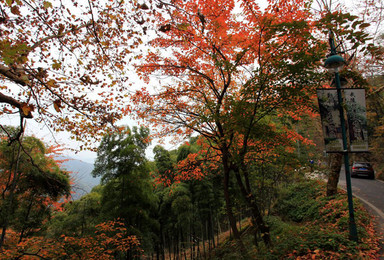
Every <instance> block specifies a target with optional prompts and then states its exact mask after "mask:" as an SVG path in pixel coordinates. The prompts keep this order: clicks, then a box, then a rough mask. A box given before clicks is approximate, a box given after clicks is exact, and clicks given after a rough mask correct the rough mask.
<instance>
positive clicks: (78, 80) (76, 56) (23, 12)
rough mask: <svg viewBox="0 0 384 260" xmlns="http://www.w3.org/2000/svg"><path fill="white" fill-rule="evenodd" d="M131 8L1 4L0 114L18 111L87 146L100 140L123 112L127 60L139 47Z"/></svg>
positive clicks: (92, 3) (112, 4) (41, 0)
mask: <svg viewBox="0 0 384 260" xmlns="http://www.w3.org/2000/svg"><path fill="white" fill-rule="evenodd" d="M132 8H134V9H135V8H137V7H136V6H135V5H134V4H133V3H132V4H131V3H129V2H128V3H122V2H121V1H109V2H108V3H101V2H99V1H89V2H82V1H78V2H77V1H70V2H68V3H66V5H65V6H64V5H62V4H60V3H58V2H49V1H45V0H39V1H2V2H1V5H0V10H1V12H0V30H1V34H0V55H1V59H0V103H1V104H2V106H1V110H0V115H2V114H14V113H16V112H18V114H19V117H20V118H32V117H33V118H35V120H37V121H38V122H44V123H45V124H46V125H47V126H49V127H50V128H52V129H53V130H57V131H62V130H66V131H69V132H71V133H72V134H73V137H74V138H77V139H82V140H85V141H87V140H90V139H89V138H90V137H91V136H94V135H95V134H96V136H97V135H102V134H103V133H104V131H105V130H106V127H107V128H108V127H111V126H113V125H114V124H115V122H116V121H117V120H119V119H120V118H121V117H122V116H123V114H124V112H122V108H121V107H119V104H123V103H124V100H125V99H126V96H127V94H128V88H129V87H130V86H129V85H130V84H129V78H128V77H127V72H128V71H129V66H128V65H127V61H128V59H129V57H130V55H131V52H132V49H134V48H135V47H136V46H137V45H138V44H139V43H140V42H141V41H142V40H141V38H140V37H141V34H142V29H141V27H140V26H139V25H138V24H137V23H136V22H135V21H134V18H135V16H137V15H136V14H133V13H132V12H131V10H132ZM137 10H138V12H137V13H139V12H140V10H141V9H139V8H137ZM64 21H65V22H64ZM20 122H21V123H20V124H21V128H20V129H23V125H22V124H23V123H22V122H23V120H20ZM90 129H92V131H90Z"/></svg>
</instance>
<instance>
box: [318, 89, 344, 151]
mask: <svg viewBox="0 0 384 260" xmlns="http://www.w3.org/2000/svg"><path fill="white" fill-rule="evenodd" d="M317 98H318V101H319V108H320V116H321V123H322V127H323V134H324V142H325V151H326V152H342V151H343V137H342V132H341V121H340V112H339V109H338V103H339V102H338V99H337V90H336V89H318V90H317Z"/></svg>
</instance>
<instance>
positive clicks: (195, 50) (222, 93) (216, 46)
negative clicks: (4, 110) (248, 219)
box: [134, 0, 325, 245]
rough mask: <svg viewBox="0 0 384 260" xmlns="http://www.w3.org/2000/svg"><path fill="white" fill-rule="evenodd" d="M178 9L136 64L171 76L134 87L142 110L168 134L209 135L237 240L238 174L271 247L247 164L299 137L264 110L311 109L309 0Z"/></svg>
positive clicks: (179, 5) (316, 50)
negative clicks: (233, 191)
mask: <svg viewBox="0 0 384 260" xmlns="http://www.w3.org/2000/svg"><path fill="white" fill-rule="evenodd" d="M173 6H175V8H173V7H171V6H169V12H168V13H169V14H170V15H169V16H168V17H165V16H162V17H160V18H158V28H159V31H160V33H159V36H158V37H157V38H156V39H154V40H153V41H152V42H151V46H152V47H153V48H155V51H150V52H149V53H148V55H145V57H144V62H143V63H142V64H140V66H139V67H138V71H139V72H140V73H141V75H142V76H143V77H144V78H146V79H148V80H149V79H150V78H149V75H151V74H152V73H158V74H162V75H167V76H169V77H170V79H169V80H168V81H166V82H164V83H163V84H161V86H160V88H158V92H156V93H152V92H150V91H146V90H141V91H138V92H137V94H136V95H135V97H134V101H135V102H136V104H137V108H138V109H137V113H138V114H139V115H141V116H142V117H145V118H149V119H150V120H152V121H154V122H156V123H157V124H158V125H159V126H160V127H161V126H163V128H162V129H163V132H162V133H163V134H164V133H169V132H173V133H175V134H178V135H182V134H183V133H184V134H187V135H189V134H190V133H192V132H197V133H199V134H200V135H201V136H202V137H204V138H205V139H206V143H207V144H209V146H210V149H211V150H210V151H215V153H216V156H215V158H219V161H220V165H221V171H222V176H223V186H222V187H223V191H224V196H225V199H226V205H227V206H226V209H227V214H228V217H229V220H230V223H231V227H232V230H233V234H234V236H235V238H236V239H237V240H238V241H239V243H240V245H241V239H240V234H239V232H238V229H237V227H236V219H235V217H234V215H233V212H232V201H231V197H230V194H229V180H230V178H231V176H234V177H235V178H236V180H237V184H238V187H239V189H240V191H241V193H242V196H243V198H244V200H245V201H246V202H247V204H248V205H249V207H250V208H251V209H252V212H253V222H254V226H255V227H257V229H258V230H259V231H260V232H261V233H262V234H263V236H262V237H263V239H264V242H265V243H266V244H267V245H269V244H270V236H269V228H268V227H267V226H266V224H265V222H264V221H263V218H262V212H261V211H260V208H259V205H258V204H257V202H256V200H255V197H254V191H253V190H252V187H251V185H250V182H249V174H250V172H249V167H248V162H249V161H250V160H254V158H255V156H256V155H257V153H259V152H267V151H268V146H269V147H273V146H274V145H275V144H278V143H284V142H286V140H289V139H292V138H294V137H298V138H299V136H298V135H295V134H294V133H293V131H289V129H286V131H285V132H283V131H280V132H279V131H276V128H275V127H274V125H273V123H271V122H270V121H269V120H268V118H267V117H266V116H267V115H270V116H288V117H289V116H299V115H300V114H301V113H303V112H304V111H305V110H306V104H307V102H308V101H309V99H310V97H311V95H312V94H313V90H314V87H315V86H317V82H319V77H318V74H316V72H317V71H318V70H317V66H319V63H318V62H319V60H320V58H321V57H322V55H324V49H325V45H323V44H322V43H321V42H320V41H318V40H317V39H316V37H315V36H314V35H313V34H312V30H313V28H312V27H311V26H312V21H311V19H310V18H311V14H310V12H309V6H308V4H306V3H305V1H281V2H276V3H271V4H270V5H269V6H268V7H267V8H266V9H265V10H262V9H261V8H260V7H259V6H258V5H257V4H256V3H255V2H251V1H247V0H244V1H240V2H238V3H235V1H231V0H225V1H214V2H212V1H193V0H191V1H187V3H185V2H181V1H174V2H173ZM163 50H166V52H167V55H165V53H164V52H163ZM212 158H213V157H212ZM216 164H217V162H216Z"/></svg>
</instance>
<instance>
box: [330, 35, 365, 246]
mask: <svg viewBox="0 0 384 260" xmlns="http://www.w3.org/2000/svg"><path fill="white" fill-rule="evenodd" d="M329 43H330V45H331V55H336V47H335V44H334V41H333V38H332V35H330V37H329ZM335 83H336V89H337V99H338V103H339V112H340V121H341V134H342V137H343V154H344V166H345V179H346V182H347V195H348V209H349V238H350V239H351V240H353V241H355V242H358V236H357V228H356V222H355V214H354V210H353V199H352V183H351V174H350V170H349V156H348V143H347V133H346V130H345V128H346V127H345V119H344V110H343V98H342V96H341V84H340V76H339V72H338V71H336V72H335Z"/></svg>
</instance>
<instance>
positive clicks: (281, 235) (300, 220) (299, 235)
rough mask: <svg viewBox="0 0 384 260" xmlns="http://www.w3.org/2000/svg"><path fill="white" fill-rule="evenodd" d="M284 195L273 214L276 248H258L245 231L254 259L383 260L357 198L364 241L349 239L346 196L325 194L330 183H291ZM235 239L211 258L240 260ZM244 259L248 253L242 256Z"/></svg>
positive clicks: (270, 221) (369, 220)
mask: <svg viewBox="0 0 384 260" xmlns="http://www.w3.org/2000/svg"><path fill="white" fill-rule="evenodd" d="M280 194H281V196H280V197H279V198H278V200H277V201H276V205H275V207H274V209H273V211H272V212H271V214H270V216H267V217H266V218H265V220H266V222H267V223H268V225H269V226H270V231H271V238H272V242H273V244H272V247H270V248H265V246H264V245H263V243H262V242H261V241H260V242H259V243H258V245H257V246H256V245H255V243H254V237H253V235H252V234H251V232H247V233H246V234H244V235H243V241H244V244H245V245H246V248H247V249H249V250H248V253H247V257H246V258H248V259H249V258H252V259H268V260H270V259H271V260H272V259H337V260H339V259H378V257H379V256H378V251H379V238H378V236H377V234H376V233H375V230H374V227H373V223H372V217H371V216H370V215H369V214H368V212H367V211H366V210H365V209H364V208H363V206H362V205H361V204H360V203H359V201H357V200H356V199H354V210H355V220H356V225H357V230H358V238H359V242H358V243H356V242H353V241H351V240H350V239H349V224H348V222H349V221H348V219H349V214H348V203H347V195H346V193H345V192H343V191H339V194H337V195H336V196H334V197H331V198H329V197H326V195H325V185H324V183H322V182H318V181H305V182H301V183H295V184H291V185H289V186H288V187H286V188H285V189H284V190H282V191H281V193H280ZM241 258H242V257H241V255H240V254H239V251H238V250H237V245H236V243H235V241H233V240H231V239H228V241H227V242H225V243H223V244H222V245H221V246H220V247H219V248H217V249H216V250H215V251H214V252H213V254H212V255H211V259H241ZM243 258H244V257H243Z"/></svg>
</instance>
